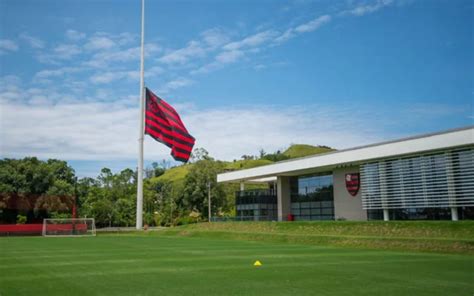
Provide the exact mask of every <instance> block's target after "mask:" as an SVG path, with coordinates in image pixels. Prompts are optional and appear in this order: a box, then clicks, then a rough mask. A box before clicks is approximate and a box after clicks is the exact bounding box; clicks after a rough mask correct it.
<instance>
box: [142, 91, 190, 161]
mask: <svg viewBox="0 0 474 296" xmlns="http://www.w3.org/2000/svg"><path fill="white" fill-rule="evenodd" d="M145 90H146V107H145V134H148V135H150V136H151V137H152V138H153V139H155V140H156V141H158V142H161V143H163V144H165V145H166V146H168V147H170V148H171V156H173V158H174V159H175V160H179V161H183V162H187V161H188V160H189V157H190V155H191V152H192V150H193V146H194V142H195V139H194V137H193V136H191V135H190V134H189V133H188V130H187V129H186V127H185V126H184V124H183V122H182V121H181V118H180V117H179V115H178V113H177V112H176V110H174V108H173V107H171V105H169V104H168V103H166V102H165V101H164V100H163V99H161V98H159V97H158V96H157V95H155V94H154V93H152V92H151V91H150V90H149V89H148V88H146V89H145Z"/></svg>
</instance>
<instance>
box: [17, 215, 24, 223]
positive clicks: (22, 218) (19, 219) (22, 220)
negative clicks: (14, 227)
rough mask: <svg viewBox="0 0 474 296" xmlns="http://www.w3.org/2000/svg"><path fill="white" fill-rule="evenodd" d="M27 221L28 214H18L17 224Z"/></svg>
mask: <svg viewBox="0 0 474 296" xmlns="http://www.w3.org/2000/svg"><path fill="white" fill-rule="evenodd" d="M25 223H26V216H23V215H17V216H16V224H25Z"/></svg>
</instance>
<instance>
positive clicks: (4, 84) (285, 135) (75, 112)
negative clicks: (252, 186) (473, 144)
mask: <svg viewBox="0 0 474 296" xmlns="http://www.w3.org/2000/svg"><path fill="white" fill-rule="evenodd" d="M473 14H474V6H473V4H472V1H441V0H439V1H421V0H420V1H416V0H367V1H309V0H307V1H306V0H299V1H217V0H216V1H150V0H148V1H147V3H146V41H145V42H146V60H145V69H146V78H145V81H146V85H147V86H148V87H149V88H150V89H152V90H153V91H154V92H155V93H157V94H158V95H160V96H162V97H163V98H165V99H166V100H167V101H168V102H169V103H170V104H172V105H173V106H175V107H176V109H177V110H178V111H179V112H180V114H181V115H182V118H183V121H184V122H185V124H186V126H187V128H188V130H189V131H190V133H191V134H193V135H194V136H195V137H196V139H197V143H196V147H204V148H206V149H207V150H208V151H209V152H210V153H211V155H213V156H215V157H216V158H219V159H223V160H232V159H239V158H240V156H241V155H243V154H257V153H258V150H259V149H261V148H263V149H264V150H266V151H269V152H272V151H276V150H278V149H284V148H286V147H288V146H289V145H290V144H291V143H307V144H313V145H329V146H332V147H335V148H348V147H353V146H357V145H363V144H369V143H374V142H377V141H383V140H389V139H396V138H399V137H404V136H410V135H416V134H420V133H427V132H433V131H439V130H445V129H450V128H455V127H462V126H467V125H472V124H473V120H474V115H473V96H474V78H473V77H474V76H473V73H472V71H473V69H474V59H473V52H474V48H473V47H474V45H473V42H474V41H473V27H474V26H473V19H474V15H473ZM0 22H1V23H0V116H1V118H0V124H1V129H0V156H1V157H15V158H18V157H24V156H38V157H40V158H59V159H64V160H68V161H69V162H70V163H71V164H72V165H73V167H74V168H75V169H76V171H77V173H78V175H80V176H96V175H97V174H98V173H99V170H100V168H101V167H104V166H107V167H111V168H112V169H114V170H115V171H117V170H120V169H122V168H125V167H127V166H128V167H135V166H136V164H135V163H136V154H137V137H138V136H137V130H138V94H139V80H138V78H139V73H138V70H139V44H140V43H139V42H140V40H139V35H140V1H138V0H136V1H111V0H109V1H73V0H66V1H52V0H45V1H26V0H17V1H13V0H0ZM145 159H146V162H147V163H150V162H152V161H161V160H162V159H165V160H171V157H170V156H169V151H168V149H167V148H166V147H164V146H163V145H161V144H159V143H156V142H153V141H152V140H151V139H147V140H146V143H145Z"/></svg>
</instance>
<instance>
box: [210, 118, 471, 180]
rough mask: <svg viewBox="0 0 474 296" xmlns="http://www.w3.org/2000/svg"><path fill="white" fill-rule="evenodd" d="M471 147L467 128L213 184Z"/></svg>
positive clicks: (293, 161)
mask: <svg viewBox="0 0 474 296" xmlns="http://www.w3.org/2000/svg"><path fill="white" fill-rule="evenodd" d="M473 144H474V126H469V127H464V128H458V129H452V130H447V131H443V132H437V133H430V134H424V135H419V136H415V137H409V138H403V139H398V140H393V141H387V142H381V143H377V144H371V145H366V146H361V147H355V148H350V149H344V150H339V151H334V152H328V153H323V154H317V155H312V156H306V157H301V158H296V159H290V160H286V161H281V162H277V163H274V164H269V165H265V166H261V167H256V168H251V169H245V170H239V171H234V172H228V173H223V174H218V175H217V182H241V181H251V180H254V181H256V180H255V179H263V180H265V179H264V178H268V177H275V176H291V175H299V174H304V173H305V172H309V171H314V170H316V169H320V170H324V169H331V168H334V167H336V166H342V165H352V164H359V163H362V162H368V161H372V160H376V159H382V158H390V157H395V156H402V155H410V154H416V153H423V152H429V151H435V150H442V149H448V148H453V147H461V146H468V145H473Z"/></svg>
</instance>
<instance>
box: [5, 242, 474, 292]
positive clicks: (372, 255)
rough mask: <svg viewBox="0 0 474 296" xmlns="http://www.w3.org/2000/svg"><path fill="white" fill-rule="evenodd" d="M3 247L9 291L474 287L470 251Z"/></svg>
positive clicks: (186, 245) (202, 245) (253, 245)
mask: <svg viewBox="0 0 474 296" xmlns="http://www.w3.org/2000/svg"><path fill="white" fill-rule="evenodd" d="M0 250H1V252H0V295H1V296H7V295H351V296H352V295H397V296H398V295H430V296H433V295H469V296H471V295H473V293H474V280H473V274H474V257H473V256H469V255H455V254H434V253H413V252H389V251H377V250H363V249H345V248H335V247H316V246H307V245H294V244H285V243H267V242H249V241H236V240H217V239H206V238H188V237H170V236H163V235H148V236H145V235H143V236H141V235H99V236H97V237H87V238H85V237H82V238H43V237H10V238H8V237H7V238H0ZM255 260H260V261H261V262H262V264H263V265H262V266H260V267H255V266H253V263H254V262H255Z"/></svg>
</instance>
